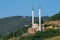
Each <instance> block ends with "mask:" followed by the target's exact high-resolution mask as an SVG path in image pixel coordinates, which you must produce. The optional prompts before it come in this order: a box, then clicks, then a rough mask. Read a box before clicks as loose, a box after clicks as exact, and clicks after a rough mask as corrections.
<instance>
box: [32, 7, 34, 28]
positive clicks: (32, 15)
mask: <svg viewBox="0 0 60 40" xmlns="http://www.w3.org/2000/svg"><path fill="white" fill-rule="evenodd" d="M33 24H34V7H32V28H33Z"/></svg>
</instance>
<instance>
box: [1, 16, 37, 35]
mask: <svg viewBox="0 0 60 40" xmlns="http://www.w3.org/2000/svg"><path fill="white" fill-rule="evenodd" d="M37 20H38V18H37V17H35V21H37ZM25 25H31V17H28V16H26V17H23V16H12V17H6V18H1V19H0V35H7V34H9V33H11V32H15V31H16V30H17V29H21V28H23V27H25Z"/></svg>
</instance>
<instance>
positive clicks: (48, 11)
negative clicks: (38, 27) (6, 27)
mask: <svg viewBox="0 0 60 40" xmlns="http://www.w3.org/2000/svg"><path fill="white" fill-rule="evenodd" d="M39 5H41V10H42V16H52V15H54V14H56V13H58V12H60V0H0V18H3V17H9V16H20V15H21V16H31V11H32V6H33V7H34V11H35V16H38V8H39Z"/></svg>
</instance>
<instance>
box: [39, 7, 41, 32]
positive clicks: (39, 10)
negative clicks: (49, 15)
mask: <svg viewBox="0 0 60 40" xmlns="http://www.w3.org/2000/svg"><path fill="white" fill-rule="evenodd" d="M39 30H40V31H41V6H39Z"/></svg>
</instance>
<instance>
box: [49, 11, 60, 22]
mask: <svg viewBox="0 0 60 40" xmlns="http://www.w3.org/2000/svg"><path fill="white" fill-rule="evenodd" d="M52 20H60V12H59V13H57V14H55V15H53V16H51V17H50V18H49V21H52Z"/></svg>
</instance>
